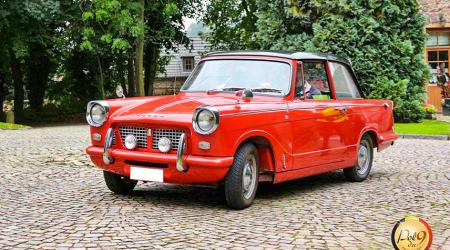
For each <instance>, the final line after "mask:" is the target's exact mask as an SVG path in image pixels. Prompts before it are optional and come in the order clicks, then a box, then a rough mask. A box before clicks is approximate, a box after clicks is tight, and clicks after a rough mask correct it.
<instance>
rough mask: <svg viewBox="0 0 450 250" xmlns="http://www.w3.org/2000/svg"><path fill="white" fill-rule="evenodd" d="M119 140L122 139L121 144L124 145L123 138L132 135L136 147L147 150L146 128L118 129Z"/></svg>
mask: <svg viewBox="0 0 450 250" xmlns="http://www.w3.org/2000/svg"><path fill="white" fill-rule="evenodd" d="M119 132H120V138H121V139H122V144H123V145H125V137H127V135H129V134H132V135H134V136H136V139H137V146H138V147H139V148H147V129H146V128H136V127H119Z"/></svg>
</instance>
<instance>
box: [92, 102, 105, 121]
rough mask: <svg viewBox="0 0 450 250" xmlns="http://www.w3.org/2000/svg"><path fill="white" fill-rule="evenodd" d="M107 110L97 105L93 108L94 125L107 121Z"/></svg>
mask: <svg viewBox="0 0 450 250" xmlns="http://www.w3.org/2000/svg"><path fill="white" fill-rule="evenodd" d="M105 114H106V112H105V109H104V108H103V107H102V106H101V105H100V104H95V105H94V106H92V108H91V118H92V121H93V122H94V123H97V124H99V123H102V122H103V121H104V120H105Z"/></svg>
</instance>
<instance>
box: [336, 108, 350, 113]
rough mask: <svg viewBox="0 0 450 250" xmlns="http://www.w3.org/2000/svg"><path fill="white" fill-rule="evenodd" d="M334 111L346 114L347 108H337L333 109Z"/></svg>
mask: <svg viewBox="0 0 450 250" xmlns="http://www.w3.org/2000/svg"><path fill="white" fill-rule="evenodd" d="M335 109H336V110H338V111H339V112H341V113H347V108H346V107H339V108H335Z"/></svg>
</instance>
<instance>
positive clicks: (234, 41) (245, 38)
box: [202, 0, 262, 50]
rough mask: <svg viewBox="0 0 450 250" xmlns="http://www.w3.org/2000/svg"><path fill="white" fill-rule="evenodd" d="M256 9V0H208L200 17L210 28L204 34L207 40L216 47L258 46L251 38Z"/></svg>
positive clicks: (233, 48) (255, 19)
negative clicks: (204, 11)
mask: <svg viewBox="0 0 450 250" xmlns="http://www.w3.org/2000/svg"><path fill="white" fill-rule="evenodd" d="M261 2H262V1H261ZM257 10H258V8H257V0H217V1H210V2H209V4H208V6H207V7H206V13H205V15H204V16H203V17H202V20H203V22H204V23H205V24H206V25H207V26H208V27H209V28H210V32H208V33H207V34H205V35H206V38H207V40H208V41H209V42H210V43H211V45H212V46H213V47H215V48H216V49H231V50H235V49H249V48H250V49H253V48H259V47H260V46H259V44H258V43H256V42H255V41H254V39H253V36H254V32H255V31H257V26H256V22H257V16H256V12H257Z"/></svg>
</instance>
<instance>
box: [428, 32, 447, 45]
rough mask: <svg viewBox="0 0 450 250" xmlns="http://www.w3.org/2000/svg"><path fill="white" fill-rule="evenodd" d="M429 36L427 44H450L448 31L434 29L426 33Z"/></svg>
mask: <svg viewBox="0 0 450 250" xmlns="http://www.w3.org/2000/svg"><path fill="white" fill-rule="evenodd" d="M428 35H429V36H430V37H429V38H428V41H427V46H446V45H450V31H436V32H430V33H428Z"/></svg>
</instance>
